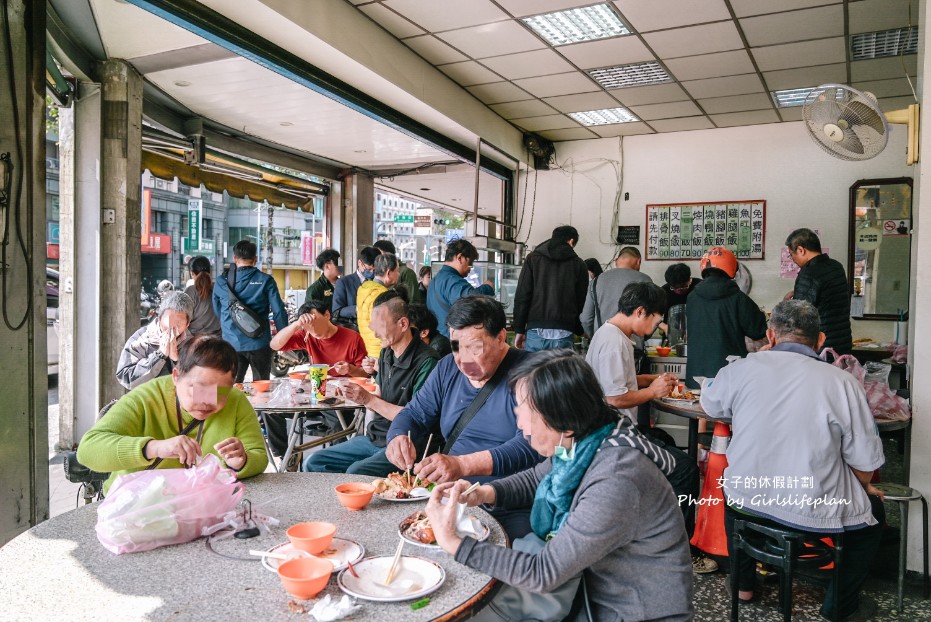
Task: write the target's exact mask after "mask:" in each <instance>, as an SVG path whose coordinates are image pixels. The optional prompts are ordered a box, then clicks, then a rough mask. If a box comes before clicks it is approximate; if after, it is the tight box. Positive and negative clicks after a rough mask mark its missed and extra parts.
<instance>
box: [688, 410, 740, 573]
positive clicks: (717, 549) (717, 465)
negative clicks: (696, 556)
mask: <svg viewBox="0 0 931 622" xmlns="http://www.w3.org/2000/svg"><path fill="white" fill-rule="evenodd" d="M730 441H731V428H730V426H729V425H727V424H726V423H721V422H720V421H719V422H717V423H715V424H714V438H713V439H712V440H711V451H710V452H709V454H708V468H707V470H706V471H705V483H704V485H703V486H702V490H701V499H700V501H699V505H698V512H697V514H696V518H695V532H694V535H693V536H692V540H691V542H692V545H693V546H695V547H696V548H698V549H701V550H702V551H704V552H705V553H710V554H712V555H720V556H722V557H727V534H726V533H725V532H724V503H725V501H724V494H723V493H722V492H721V482H720V480H721V478H722V477H724V469H725V468H726V467H727V457H726V456H725V455H724V452H725V451H726V450H727V445H728V443H730Z"/></svg>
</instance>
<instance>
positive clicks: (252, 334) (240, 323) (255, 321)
mask: <svg viewBox="0 0 931 622" xmlns="http://www.w3.org/2000/svg"><path fill="white" fill-rule="evenodd" d="M235 282H236V264H235V263H234V264H232V265H230V269H229V270H228V271H227V272H226V285H227V288H226V289H227V291H228V292H229V310H230V319H231V320H232V321H233V325H234V326H236V328H237V329H238V330H239V332H241V333H242V334H243V335H245V336H246V337H249V338H250V339H255V338H256V337H259V336H261V335H262V333H264V332H265V326H266V324H268V321H267V320H266V322H265V324H263V323H262V318H260V317H259V314H258V313H256V312H255V311H253V310H252V309H251V308H249V307H248V306H246V305H245V304H244V303H243V301H242V300H240V299H239V296H237V295H236V292H235V291H234V288H233V284H234V283H235ZM281 328H284V327H281ZM281 328H279V330H280V329H281Z"/></svg>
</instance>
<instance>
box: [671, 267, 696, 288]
mask: <svg viewBox="0 0 931 622" xmlns="http://www.w3.org/2000/svg"><path fill="white" fill-rule="evenodd" d="M665 276H666V285H669V286H670V287H673V286H676V285H685V284H686V283H688V280H689V279H690V278H692V269H691V268H689V267H688V265H687V264H684V263H674V264H672V265H671V266H669V267H668V268H666V275H665Z"/></svg>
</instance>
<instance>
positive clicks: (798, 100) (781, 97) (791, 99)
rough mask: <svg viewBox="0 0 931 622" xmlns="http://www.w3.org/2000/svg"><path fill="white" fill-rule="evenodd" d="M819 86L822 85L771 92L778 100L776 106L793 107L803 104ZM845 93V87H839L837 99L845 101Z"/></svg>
mask: <svg viewBox="0 0 931 622" xmlns="http://www.w3.org/2000/svg"><path fill="white" fill-rule="evenodd" d="M818 88H820V87H817V86H809V87H807V88H804V89H785V90H782V91H772V93H770V94H771V95H772V96H773V101H774V102H776V106H777V107H778V108H793V107H795V106H801V105H803V104H804V103H805V100H806V99H808V96H809V95H810V94H811V92H812V91H814V90H816V89H818ZM843 95H844V91H843V89H837V96H836V98H837V101H843Z"/></svg>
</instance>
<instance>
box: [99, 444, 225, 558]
mask: <svg viewBox="0 0 931 622" xmlns="http://www.w3.org/2000/svg"><path fill="white" fill-rule="evenodd" d="M242 494H243V485H242V483H240V482H239V481H238V480H237V479H236V474H235V473H233V472H232V471H230V470H229V469H226V468H224V467H223V466H222V465H221V464H220V460H219V459H218V458H217V457H216V456H214V455H213V454H207V456H206V457H205V458H204V459H203V460H201V462H200V464H198V465H197V466H196V467H194V468H192V469H155V470H153V471H139V472H137V473H129V474H127V475H123V476H120V477H119V478H117V480H116V481H115V482H114V483H113V486H112V487H111V488H110V492H109V493H108V494H107V498H106V499H104V500H103V501H102V502H101V504H100V507H99V508H98V509H97V539H98V540H100V543H101V544H102V545H103V546H104V548H106V549H107V550H108V551H110V552H112V553H116V554H117V555H119V554H121V553H138V552H139V551H148V550H150V549H154V548H156V547H159V546H165V545H167V544H181V543H182V542H190V541H191V540H194V539H196V538H199V537H200V536H201V535H204V534H203V530H204V528H206V527H210V526H211V525H213V524H215V523H216V522H217V521H218V519H219V517H222V516H223V515H224V514H226V513H227V512H229V511H231V510H233V509H234V508H235V507H236V506H237V505H238V504H239V500H240V499H241V498H242Z"/></svg>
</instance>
